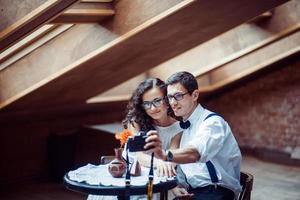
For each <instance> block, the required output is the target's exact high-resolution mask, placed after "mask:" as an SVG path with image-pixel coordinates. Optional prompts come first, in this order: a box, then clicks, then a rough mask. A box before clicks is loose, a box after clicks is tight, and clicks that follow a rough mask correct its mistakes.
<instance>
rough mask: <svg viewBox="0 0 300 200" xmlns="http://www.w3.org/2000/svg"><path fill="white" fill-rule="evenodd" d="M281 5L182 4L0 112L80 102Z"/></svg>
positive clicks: (16, 95)
mask: <svg viewBox="0 0 300 200" xmlns="http://www.w3.org/2000/svg"><path fill="white" fill-rule="evenodd" d="M129 2H130V3H133V4H134V3H135V2H133V1H128V2H127V3H129ZM283 2H285V1H258V0H257V1H251V2H249V1H240V0H236V1H230V2H228V1H226V2H225V1H205V2H202V1H201V2H200V1H188V0H186V1H183V2H182V3H179V4H177V5H176V6H174V7H172V8H171V9H169V10H167V11H165V12H163V13H161V14H160V15H158V16H156V17H154V18H152V19H150V20H148V21H147V22H145V23H144V24H142V25H141V26H138V27H136V28H134V29H132V30H131V31H129V32H127V33H126V34H124V35H121V36H120V37H118V38H117V39H115V40H113V41H112V42H110V43H108V44H107V45H105V46H102V47H100V48H99V49H97V50H95V51H94V52H92V53H90V54H89V55H88V56H86V57H84V58H82V59H80V60H78V61H77V62H76V63H73V64H71V65H69V66H67V67H65V68H64V69H63V70H61V71H59V72H57V73H55V74H53V75H51V76H49V77H47V78H46V79H44V80H43V81H41V82H39V83H37V84H34V85H32V86H31V87H29V88H28V89H26V90H22V91H19V92H12V93H10V97H9V98H7V97H6V98H5V97H4V98H3V96H2V100H1V102H2V103H1V107H2V108H3V107H5V106H7V105H9V104H12V103H13V102H14V103H13V106H12V108H13V107H14V108H22V109H24V108H30V107H34V108H37V107H43V106H50V105H55V104H56V105H57V104H63V103H70V102H82V101H85V100H86V99H88V98H90V97H92V96H94V95H96V94H99V93H100V92H103V91H105V90H107V89H108V88H111V87H113V86H115V85H117V84H119V83H121V82H123V81H124V80H126V79H128V78H131V77H133V76H135V75H137V74H139V73H141V72H143V71H146V70H148V69H150V68H152V67H154V66H156V65H158V64H159V63H161V62H163V61H166V60H168V59H170V58H172V57H174V56H176V55H178V54H180V53H182V52H184V51H186V50H188V49H190V48H193V47H195V46H196V45H198V44H200V43H203V42H205V41H207V40H208V39H211V38H212V37H214V36H217V35H219V34H220V33H223V32H225V31H227V30H229V29H231V28H233V27H235V26H237V25H239V24H241V23H243V22H245V21H247V20H249V19H250V18H252V17H254V16H257V15H259V14H260V13H262V12H264V11H266V10H269V9H271V8H273V7H276V6H278V5H279V4H281V3H283ZM225 3H226V7H225V6H224V4H225ZM127 6H129V5H127ZM116 8H118V6H116ZM117 11H118V10H116V13H117ZM136 11H139V12H143V11H142V10H139V9H136ZM116 24H118V23H116ZM116 24H112V27H113V28H114V25H116ZM120 30H122V29H119V28H118V27H116V29H114V31H117V32H118V31H120ZM187 36H188V37H187ZM149 38H150V39H149ZM57 97H59V98H57ZM17 100H18V101H17Z"/></svg>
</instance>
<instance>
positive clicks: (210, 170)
mask: <svg viewBox="0 0 300 200" xmlns="http://www.w3.org/2000/svg"><path fill="white" fill-rule="evenodd" d="M212 116H219V117H221V116H220V115H218V114H217V113H210V114H209V115H207V116H206V117H205V119H204V120H203V121H205V120H207V119H208V118H210V117H212ZM205 164H206V167H207V169H208V173H209V176H210V179H211V182H212V183H214V184H216V183H218V182H219V180H218V176H217V172H216V169H215V166H214V165H213V164H212V162H210V160H209V161H207V162H206V163H205Z"/></svg>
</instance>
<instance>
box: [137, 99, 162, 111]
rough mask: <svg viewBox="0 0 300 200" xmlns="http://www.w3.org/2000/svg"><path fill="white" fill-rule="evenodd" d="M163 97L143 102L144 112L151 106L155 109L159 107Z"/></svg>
mask: <svg viewBox="0 0 300 200" xmlns="http://www.w3.org/2000/svg"><path fill="white" fill-rule="evenodd" d="M164 99H165V97H160V98H156V99H154V100H152V101H144V102H143V104H142V105H143V108H144V109H145V110H148V109H151V106H152V105H153V106H154V107H155V108H157V107H159V106H161V105H162V104H163V102H164Z"/></svg>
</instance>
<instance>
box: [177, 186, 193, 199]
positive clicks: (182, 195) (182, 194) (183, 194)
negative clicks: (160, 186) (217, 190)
mask: <svg viewBox="0 0 300 200" xmlns="http://www.w3.org/2000/svg"><path fill="white" fill-rule="evenodd" d="M172 192H173V194H174V195H175V197H178V199H191V197H192V196H193V195H194V194H191V193H188V192H187V191H186V189H185V188H182V187H175V188H173V189H172Z"/></svg>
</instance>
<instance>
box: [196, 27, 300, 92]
mask: <svg viewBox="0 0 300 200" xmlns="http://www.w3.org/2000/svg"><path fill="white" fill-rule="evenodd" d="M299 52H300V31H298V32H296V33H293V34H291V35H290V36H287V37H285V38H283V39H281V40H278V41H276V42H274V43H272V44H270V45H268V46H264V47H262V48H260V49H258V50H257V51H255V52H252V53H250V54H247V55H245V56H243V57H240V58H239V59H237V60H234V61H232V62H230V63H228V64H226V65H224V66H222V67H221V68H218V69H215V70H213V71H211V72H210V73H208V74H205V75H202V76H199V77H197V78H198V83H199V85H200V92H202V93H209V92H213V91H215V90H217V89H220V88H222V87H224V86H225V85H228V84H231V83H233V82H235V81H238V80H240V79H242V78H244V77H246V76H248V75H251V74H253V73H254V72H257V71H259V70H261V69H263V68H265V67H267V66H269V65H272V64H274V63H276V62H278V61H280V60H282V59H284V58H286V57H289V56H292V55H294V54H297V53H299ZM203 77H208V78H209V80H210V84H208V85H205V83H203V82H202V81H201V79H202V78H203Z"/></svg>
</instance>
